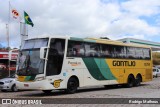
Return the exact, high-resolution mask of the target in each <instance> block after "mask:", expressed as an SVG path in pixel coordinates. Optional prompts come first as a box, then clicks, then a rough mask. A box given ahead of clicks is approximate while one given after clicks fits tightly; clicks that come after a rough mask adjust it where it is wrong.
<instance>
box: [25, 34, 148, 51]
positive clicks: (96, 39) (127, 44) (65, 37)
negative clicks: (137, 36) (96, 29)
mask: <svg viewBox="0 0 160 107" xmlns="http://www.w3.org/2000/svg"><path fill="white" fill-rule="evenodd" d="M41 38H62V39H70V40H75V41H84V42H92V43H102V44H112V45H114V44H115V45H120V46H133V47H144V48H151V47H149V46H146V45H139V44H134V43H123V42H121V41H116V40H109V39H99V38H78V37H70V36H67V35H66V36H60V35H55V36H53V35H44V36H40V37H39V36H38V37H36V38H35V37H34V38H28V39H26V40H30V39H41Z"/></svg>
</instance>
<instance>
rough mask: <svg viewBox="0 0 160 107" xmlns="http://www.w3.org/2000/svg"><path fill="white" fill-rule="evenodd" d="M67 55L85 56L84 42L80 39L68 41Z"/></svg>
mask: <svg viewBox="0 0 160 107" xmlns="http://www.w3.org/2000/svg"><path fill="white" fill-rule="evenodd" d="M67 56H68V57H80V56H84V46H83V43H82V42H78V41H68V48H67Z"/></svg>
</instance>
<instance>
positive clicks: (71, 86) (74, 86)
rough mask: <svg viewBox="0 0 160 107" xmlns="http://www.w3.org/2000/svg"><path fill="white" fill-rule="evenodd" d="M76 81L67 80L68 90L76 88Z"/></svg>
mask: <svg viewBox="0 0 160 107" xmlns="http://www.w3.org/2000/svg"><path fill="white" fill-rule="evenodd" d="M76 88H77V87H76V83H75V81H71V82H69V90H71V91H74V90H76Z"/></svg>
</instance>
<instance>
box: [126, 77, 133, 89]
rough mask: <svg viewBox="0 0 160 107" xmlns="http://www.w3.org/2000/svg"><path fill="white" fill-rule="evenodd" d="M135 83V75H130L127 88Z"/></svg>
mask: <svg viewBox="0 0 160 107" xmlns="http://www.w3.org/2000/svg"><path fill="white" fill-rule="evenodd" d="M134 83H135V79H134V76H133V75H129V76H128V80H127V88H131V87H133V85H134Z"/></svg>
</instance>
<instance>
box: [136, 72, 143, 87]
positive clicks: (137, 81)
mask: <svg viewBox="0 0 160 107" xmlns="http://www.w3.org/2000/svg"><path fill="white" fill-rule="evenodd" d="M141 81H142V78H141V76H140V75H137V77H136V81H135V86H140V84H141Z"/></svg>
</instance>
